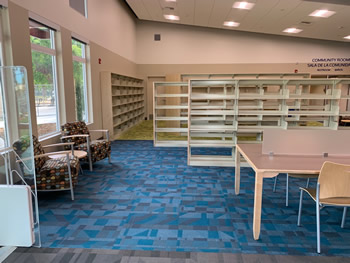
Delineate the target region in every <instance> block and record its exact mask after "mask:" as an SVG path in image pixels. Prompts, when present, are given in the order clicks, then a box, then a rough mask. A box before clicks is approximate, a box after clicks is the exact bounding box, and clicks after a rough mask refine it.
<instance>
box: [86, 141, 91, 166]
mask: <svg viewBox="0 0 350 263" xmlns="http://www.w3.org/2000/svg"><path fill="white" fill-rule="evenodd" d="M86 145H87V153H88V158H89V168H90V171H91V172H92V160H91V148H90V137H88V138H87V139H86Z"/></svg>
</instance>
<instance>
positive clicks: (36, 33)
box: [29, 20, 55, 48]
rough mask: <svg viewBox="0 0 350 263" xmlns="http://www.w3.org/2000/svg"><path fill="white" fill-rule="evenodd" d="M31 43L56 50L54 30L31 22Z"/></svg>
mask: <svg viewBox="0 0 350 263" xmlns="http://www.w3.org/2000/svg"><path fill="white" fill-rule="evenodd" d="M29 31H30V42H31V43H32V44H36V45H39V46H43V47H47V48H55V47H54V42H53V41H52V38H53V37H51V34H52V33H53V30H51V29H49V28H47V27H45V26H43V25H40V24H39V23H36V22H34V21H31V20H30V21H29Z"/></svg>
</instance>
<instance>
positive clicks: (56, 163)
mask: <svg viewBox="0 0 350 263" xmlns="http://www.w3.org/2000/svg"><path fill="white" fill-rule="evenodd" d="M29 141H30V140H26V139H19V140H17V141H16V142H14V144H13V149H14V150H15V151H16V152H17V153H21V152H23V151H25V150H28V149H31V148H30V147H29V145H28V142H29ZM58 146H65V147H67V146H72V143H63V144H62V143H59V144H51V145H46V146H42V145H41V144H40V142H39V140H38V139H37V138H36V137H35V136H33V151H34V164H35V175H36V186H37V190H38V191H63V190H70V192H71V198H72V200H74V191H73V188H74V186H75V185H76V184H77V182H78V174H79V167H80V164H79V159H78V158H77V157H76V156H74V152H73V151H59V152H49V153H46V152H45V150H44V148H49V147H58ZM50 156H51V158H50ZM22 161H23V160H22ZM24 161H25V160H24ZM20 163H21V162H20ZM22 170H23V167H22ZM32 183H34V182H32ZM31 186H32V187H34V185H31Z"/></svg>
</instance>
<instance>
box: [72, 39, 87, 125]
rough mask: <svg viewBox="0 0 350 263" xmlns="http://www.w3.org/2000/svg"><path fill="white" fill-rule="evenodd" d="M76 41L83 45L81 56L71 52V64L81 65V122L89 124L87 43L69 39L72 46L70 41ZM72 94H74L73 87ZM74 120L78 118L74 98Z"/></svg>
mask: <svg viewBox="0 0 350 263" xmlns="http://www.w3.org/2000/svg"><path fill="white" fill-rule="evenodd" d="M73 40H74V41H77V42H79V43H81V44H82V45H83V50H82V56H81V57H79V56H76V55H73V50H72V62H73V63H74V61H75V62H79V63H82V64H83V83H84V85H83V90H84V112H85V114H84V115H85V116H84V118H83V121H85V122H86V123H90V122H91V117H90V112H89V103H88V102H89V90H88V88H89V83H88V75H89V72H88V60H87V56H88V54H87V50H88V48H87V46H88V43H86V41H82V40H80V39H79V38H77V37H76V36H73V35H72V37H71V43H72V45H73V42H72V41H73ZM73 71H74V66H73ZM73 76H74V72H73ZM74 93H75V86H74ZM75 115H76V116H75V119H76V120H78V116H77V104H76V98H75Z"/></svg>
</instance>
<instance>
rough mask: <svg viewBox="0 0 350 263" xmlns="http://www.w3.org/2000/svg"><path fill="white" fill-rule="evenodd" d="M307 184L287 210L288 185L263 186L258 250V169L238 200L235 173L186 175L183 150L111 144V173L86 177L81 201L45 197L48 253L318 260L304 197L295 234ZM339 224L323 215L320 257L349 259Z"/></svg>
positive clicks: (293, 193) (246, 178)
mask: <svg viewBox="0 0 350 263" xmlns="http://www.w3.org/2000/svg"><path fill="white" fill-rule="evenodd" d="M202 151H204V152H205V151H206V150H205V149H203V150H202ZM215 152H220V154H222V150H221V149H217V150H215ZM210 154H212V151H211V153H210ZM84 167H85V168H87V166H84ZM304 184H305V181H303V180H300V179H295V178H292V179H290V189H289V193H290V199H289V204H290V205H289V207H286V206H285V176H279V179H278V185H277V191H276V192H275V193H273V192H272V186H273V179H264V189H263V209H262V219H261V235H260V240H258V241H255V240H254V239H253V233H252V218H253V205H254V172H253V170H252V169H250V168H242V171H241V193H240V195H238V196H236V195H235V194H234V169H233V168H226V167H190V166H187V149H186V148H154V147H153V142H152V141H114V142H113V143H112V164H109V163H108V160H103V161H100V162H97V163H95V164H94V171H93V172H90V171H88V170H87V169H85V170H84V174H83V175H79V183H78V185H77V187H76V189H75V201H71V200H70V194H69V192H52V193H40V195H39V200H40V202H39V209H40V223H41V236H42V246H43V247H47V248H63V247H69V248H92V249H117V250H120V249H122V250H128V249H129V250H144V251H145V250H151V251H178V252H180V251H183V252H212V253H246V254H270V255H307V256H310V255H316V226H315V206H314V202H313V201H312V200H311V199H309V198H307V197H306V196H305V197H304V207H303V217H302V226H301V227H297V226H296V221H297V212H298V200H299V191H298V187H299V186H303V185H304ZM313 184H315V182H313ZM341 216H342V209H341V208H332V207H329V208H325V209H322V210H321V233H322V234H321V242H322V254H323V255H328V256H345V257H350V219H348V220H347V222H346V225H345V228H344V229H341V228H340V222H341Z"/></svg>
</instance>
